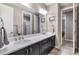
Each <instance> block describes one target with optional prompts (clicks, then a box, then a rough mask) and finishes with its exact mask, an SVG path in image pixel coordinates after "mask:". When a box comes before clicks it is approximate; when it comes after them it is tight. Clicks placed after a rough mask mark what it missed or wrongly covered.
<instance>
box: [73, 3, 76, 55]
mask: <svg viewBox="0 0 79 59" xmlns="http://www.w3.org/2000/svg"><path fill="white" fill-rule="evenodd" d="M75 15H76V9H75V4H73V53H75V48H76V47H75V41H76V33H75V31H76V27H75V26H76V22H75V20H76V19H75Z"/></svg>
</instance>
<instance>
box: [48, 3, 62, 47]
mask: <svg viewBox="0 0 79 59" xmlns="http://www.w3.org/2000/svg"><path fill="white" fill-rule="evenodd" d="M47 9H48V14H47V17H50V15H53V16H55V21H53V22H52V23H51V24H52V25H54V27H55V33H56V48H60V45H61V14H60V13H61V12H60V11H61V10H60V6H59V5H58V4H56V3H55V4H53V5H51V6H49V7H48V8H47ZM48 19H49V18H47V22H48ZM51 24H50V23H48V24H47V29H48V30H47V31H49V32H52V29H51Z"/></svg>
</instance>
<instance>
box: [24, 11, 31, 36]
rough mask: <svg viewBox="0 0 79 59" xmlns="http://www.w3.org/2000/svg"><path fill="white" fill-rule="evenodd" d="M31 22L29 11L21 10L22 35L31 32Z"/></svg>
mask: <svg viewBox="0 0 79 59" xmlns="http://www.w3.org/2000/svg"><path fill="white" fill-rule="evenodd" d="M31 24H32V22H31V18H30V13H27V12H23V35H28V34H31Z"/></svg>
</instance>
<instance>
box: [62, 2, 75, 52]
mask: <svg viewBox="0 0 79 59" xmlns="http://www.w3.org/2000/svg"><path fill="white" fill-rule="evenodd" d="M70 8H73V51H72V52H73V53H75V34H74V33H75V5H74V3H73V6H70V7H67V8H63V9H61V46H62V40H63V38H62V13H63V11H64V10H67V9H70Z"/></svg>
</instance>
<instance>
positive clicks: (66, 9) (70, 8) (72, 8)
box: [61, 6, 73, 11]
mask: <svg viewBox="0 0 79 59" xmlns="http://www.w3.org/2000/svg"><path fill="white" fill-rule="evenodd" d="M71 8H72V9H73V6H70V7H66V8H63V9H61V10H62V11H64V10H68V9H71Z"/></svg>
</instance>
